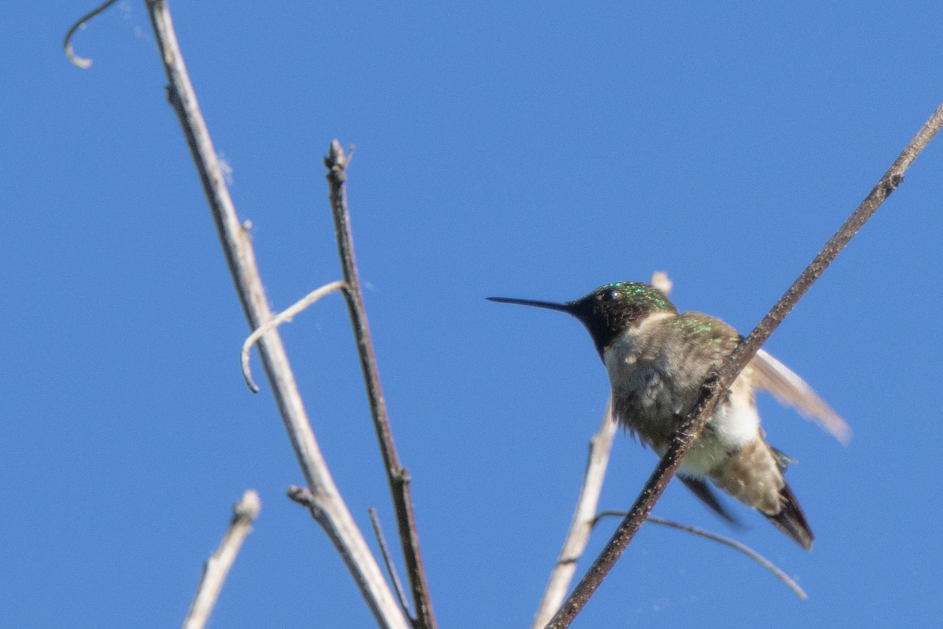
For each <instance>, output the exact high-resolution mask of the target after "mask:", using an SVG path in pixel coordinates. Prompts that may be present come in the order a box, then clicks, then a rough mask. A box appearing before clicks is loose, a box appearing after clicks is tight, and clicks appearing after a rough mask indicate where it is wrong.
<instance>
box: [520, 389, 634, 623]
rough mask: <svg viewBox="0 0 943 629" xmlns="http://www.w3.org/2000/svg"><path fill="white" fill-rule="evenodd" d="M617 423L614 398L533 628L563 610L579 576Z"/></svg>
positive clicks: (593, 442)
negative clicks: (579, 562)
mask: <svg viewBox="0 0 943 629" xmlns="http://www.w3.org/2000/svg"><path fill="white" fill-rule="evenodd" d="M617 428H618V424H617V423H616V422H615V420H614V419H613V417H612V399H611V398H610V399H609V401H608V402H607V403H606V412H605V413H603V416H602V423H601V424H600V425H599V432H597V433H596V434H595V435H593V438H592V439H590V441H589V460H588V461H587V462H586V474H585V475H584V477H583V486H582V487H581V488H580V496H579V498H578V499H577V501H576V510H575V511H574V512H573V520H572V521H571V522H570V530H569V531H568V532H567V534H566V539H565V540H564V542H563V548H562V550H560V556H559V557H557V563H556V565H555V566H554V568H553V571H552V572H551V573H550V582H549V583H548V584H547V589H546V590H544V596H543V598H542V599H541V601H540V605H539V606H538V607H537V613H536V614H535V615H534V623H533V624H532V625H531V627H532V629H540V628H541V627H543V626H544V625H546V624H547V621H549V620H550V618H552V617H553V614H554V612H556V611H557V610H558V609H560V603H562V602H563V599H564V597H565V596H566V593H567V590H569V589H570V582H571V581H572V580H573V575H574V574H575V573H576V561H577V560H578V559H579V558H580V557H581V556H582V554H583V551H584V550H585V549H586V543H587V542H588V541H589V535H590V533H591V532H592V530H593V525H594V524H595V521H596V506H597V505H598V504H599V494H600V493H601V492H602V484H603V481H604V480H605V478H606V468H607V467H608V465H609V452H610V450H611V449H612V440H613V437H614V436H615V434H616V429H617Z"/></svg>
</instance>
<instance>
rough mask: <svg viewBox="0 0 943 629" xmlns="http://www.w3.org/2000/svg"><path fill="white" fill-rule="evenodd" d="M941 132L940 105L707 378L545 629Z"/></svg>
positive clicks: (576, 606)
mask: <svg viewBox="0 0 943 629" xmlns="http://www.w3.org/2000/svg"><path fill="white" fill-rule="evenodd" d="M941 126H943V105H941V106H940V107H938V108H937V110H936V111H934V112H933V114H932V115H931V116H930V118H929V119H928V120H927V122H926V123H924V125H923V127H921V129H920V131H918V132H917V135H916V136H914V138H913V139H912V140H911V141H910V143H909V144H908V145H907V146H906V148H904V150H903V152H902V153H901V154H900V157H898V158H897V160H895V161H894V163H893V164H892V165H891V167H890V168H889V169H888V171H887V172H886V173H885V174H884V176H883V177H881V179H880V180H879V181H878V183H877V185H876V186H875V187H874V188H873V189H872V190H871V192H870V193H869V194H868V196H867V197H866V198H865V200H864V201H863V202H862V203H861V205H859V206H858V208H857V209H856V210H855V211H854V212H853V213H852V214H851V216H850V217H848V220H846V221H845V223H844V225H842V226H841V228H840V229H839V230H838V232H837V233H836V234H835V235H834V236H832V238H831V239H830V240H829V241H828V242H827V243H825V246H824V247H823V248H822V251H821V252H820V253H819V254H818V255H817V256H816V257H815V259H814V260H812V262H811V263H810V264H809V266H807V267H806V269H805V270H804V271H803V272H802V273H801V274H800V275H799V278H798V279H796V281H795V282H794V283H793V285H792V286H791V287H789V290H787V291H786V293H785V294H784V295H783V296H782V297H781V298H780V300H779V301H778V302H776V305H774V306H773V308H772V310H770V312H769V314H767V315H766V317H764V318H763V320H762V321H760V323H759V325H757V326H756V328H755V329H754V330H753V332H751V333H750V336H748V337H747V338H746V339H744V340H743V342H741V343H740V344H739V345H738V346H737V348H736V349H735V350H734V351H733V353H732V354H731V355H730V356H729V357H728V358H727V360H726V361H724V364H723V365H722V366H721V368H720V370H719V371H718V372H717V373H714V374H712V375H711V376H710V377H708V378H707V380H706V381H705V382H704V384H703V385H702V387H701V394H700V395H699V397H698V400H697V402H696V403H695V405H694V408H692V409H691V411H690V412H689V413H688V415H687V416H686V417H685V419H684V421H683V422H682V423H681V427H680V428H679V430H678V432H676V433H675V434H674V435H673V436H672V445H671V446H670V447H669V448H668V451H667V452H666V453H665V455H664V456H663V457H662V459H661V461H660V462H659V463H658V466H657V467H656V468H655V471H654V472H653V473H652V475H651V477H650V478H649V479H648V482H647V483H646V484H645V487H644V488H643V489H642V493H641V494H639V497H638V498H637V499H636V501H635V504H634V505H633V506H632V509H631V510H630V511H629V513H628V515H626V517H625V519H624V520H623V521H622V523H621V524H620V525H619V527H618V528H617V529H616V532H615V533H614V534H613V536H612V539H610V540H609V543H608V544H606V547H605V548H604V549H603V551H602V553H601V554H600V555H599V557H598V558H597V559H596V561H595V562H594V563H593V565H592V566H591V567H590V569H589V571H588V572H587V573H586V575H585V576H584V577H583V579H582V580H581V581H580V583H579V584H578V585H577V586H576V588H575V589H574V590H573V592H572V593H571V594H570V597H569V598H568V599H567V601H566V602H565V603H564V604H563V606H562V607H561V608H560V611H559V612H557V614H556V615H555V616H554V618H553V619H552V620H551V621H550V623H549V624H548V625H547V627H548V628H550V627H553V628H554V629H562V628H563V627H569V626H570V623H571V622H572V621H573V619H574V618H575V617H576V615H577V614H579V612H580V611H581V610H582V609H583V607H584V606H585V605H586V602H587V601H588V600H589V599H590V597H592V595H593V593H594V592H595V591H596V589H597V588H598V587H599V584H600V583H602V580H603V579H605V577H606V575H607V574H609V571H610V570H611V569H612V566H614V565H615V563H616V561H618V559H619V557H621V556H622V553H623V552H624V551H625V549H626V548H627V547H628V545H629V542H631V541H632V538H633V537H634V536H635V534H636V533H637V532H638V530H639V528H640V527H641V526H642V523H643V522H644V521H645V518H647V517H648V514H649V513H651V510H652V507H653V506H654V504H655V502H657V500H658V498H659V497H661V494H662V492H663V491H664V490H665V487H666V486H667V485H668V482H669V481H671V478H672V476H674V474H675V472H676V471H677V470H678V467H679V466H680V465H681V461H682V459H683V458H684V456H685V455H686V454H687V453H688V451H689V450H690V449H691V446H692V445H693V444H694V440H695V439H697V436H698V435H699V434H700V433H701V430H703V428H704V424H706V423H707V419H708V418H709V417H710V416H711V415H712V414H713V412H714V408H715V407H716V406H717V401H718V399H719V397H720V394H721V393H722V392H723V391H725V390H727V388H728V387H729V386H730V385H731V384H732V383H733V381H734V380H736V378H737V376H739V375H740V372H741V371H742V370H743V368H744V367H745V366H746V364H747V363H748V362H750V360H751V359H752V358H753V356H754V355H756V352H757V350H759V348H760V346H761V345H762V344H763V343H764V342H765V341H766V339H767V338H769V335H770V334H772V333H773V331H774V330H775V329H776V328H777V327H778V326H779V324H780V323H781V322H782V320H783V319H784V318H785V317H786V315H787V314H789V312H790V311H791V310H792V309H793V308H794V307H795V305H796V303H798V301H799V300H800V299H801V298H802V296H803V295H805V293H806V292H807V291H808V290H809V288H810V287H811V286H812V284H813V283H814V282H815V280H817V279H818V278H819V277H820V276H821V275H822V273H823V272H824V271H825V269H826V268H827V267H828V265H829V264H831V262H832V260H834V259H835V257H836V256H838V254H839V253H840V252H841V250H842V249H843V248H844V247H845V245H846V244H848V241H849V240H851V238H852V237H853V236H854V235H855V234H856V233H857V232H858V230H859V229H861V226H862V225H864V223H865V222H866V221H867V220H868V219H869V218H870V217H871V216H872V215H873V214H874V213H875V212H876V211H877V209H878V208H879V207H880V206H881V204H882V203H883V202H884V201H885V200H886V199H887V197H888V196H889V195H890V194H891V193H892V192H893V191H894V190H896V189H897V186H899V185H900V184H901V182H902V181H903V180H904V172H905V171H906V170H907V168H909V167H910V165H911V164H912V163H913V161H914V160H915V159H916V158H917V155H919V154H920V152H921V151H922V150H923V149H924V148H925V147H926V146H927V144H928V143H929V142H930V140H932V139H933V137H934V136H935V135H936V134H937V132H938V131H939V130H940V128H941Z"/></svg>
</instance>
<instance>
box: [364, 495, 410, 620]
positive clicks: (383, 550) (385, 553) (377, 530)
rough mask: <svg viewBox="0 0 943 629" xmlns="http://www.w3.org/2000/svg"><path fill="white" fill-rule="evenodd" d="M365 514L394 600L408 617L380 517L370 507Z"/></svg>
mask: <svg viewBox="0 0 943 629" xmlns="http://www.w3.org/2000/svg"><path fill="white" fill-rule="evenodd" d="M367 512H368V513H369V514H370V524H372V525H373V534H374V535H375V536H376V538H377V544H379V545H380V555H382V557H383V563H384V564H386V573H387V574H388V575H390V581H392V582H393V591H394V592H396V598H398V599H399V606H400V609H402V610H403V614H405V615H406V616H409V604H408V603H407V602H406V592H405V591H404V590H403V584H402V583H401V582H400V580H399V575H397V574H396V567H395V566H394V565H393V557H391V556H390V547H389V546H387V544H386V536H385V535H383V528H382V527H381V526H380V517H379V516H378V515H377V510H376V509H374V508H373V507H370V508H369V509H368V510H367Z"/></svg>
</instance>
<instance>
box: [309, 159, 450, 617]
mask: <svg viewBox="0 0 943 629" xmlns="http://www.w3.org/2000/svg"><path fill="white" fill-rule="evenodd" d="M352 150H353V149H351V151H352ZM349 162H350V153H349V152H348V155H347V156H346V157H345V155H344V149H343V148H341V145H340V142H338V141H337V140H334V141H332V142H331V147H330V150H329V152H328V156H327V157H325V158H324V165H325V166H327V169H328V173H327V180H328V183H329V184H330V188H331V192H330V200H331V209H332V210H333V214H334V231H335V232H336V234H337V251H338V254H339V255H340V259H341V266H342V267H343V270H344V281H345V282H346V283H347V290H346V291H344V294H345V295H346V296H347V310H348V313H349V314H350V323H351V326H352V327H353V330H354V338H355V339H356V341H357V352H358V353H359V355H360V367H361V369H362V370H363V379H364V383H365V384H366V387H367V397H368V399H369V400H370V413H371V415H372V417H373V425H374V428H375V429H376V432H377V440H378V441H379V443H380V452H381V453H382V454H383V464H384V467H385V468H386V475H387V479H388V480H389V483H390V493H391V494H392V495H393V507H394V508H395V510H396V525H397V528H398V529H399V538H400V544H401V545H402V547H403V558H404V559H405V562H406V574H407V576H408V578H409V587H410V590H412V594H413V604H414V605H415V607H416V627H417V629H435V628H436V622H435V616H434V615H433V613H432V599H431V598H430V596H429V585H428V583H427V582H426V572H425V568H424V567H423V564H422V553H421V552H420V550H419V533H418V531H417V529H416V518H415V515H414V513H413V503H412V498H411V496H410V490H409V481H410V477H409V472H408V471H407V470H406V468H405V467H403V466H402V465H401V464H400V461H399V455H398V454H397V452H396V445H395V444H394V443H393V431H392V430H391V429H390V420H389V417H388V416H387V413H386V402H385V401H384V400H383V391H382V389H381V388H380V374H379V371H378V369H377V360H376V356H375V355H374V353H373V343H372V342H371V340H370V328H369V325H368V324H367V312H366V310H365V309H364V306H363V293H361V291H360V275H359V272H358V270H357V259H356V257H355V255H354V238H353V234H352V233H351V228H350V211H349V210H348V208H347V186H346V181H347V170H346V169H347V165H348V163H349Z"/></svg>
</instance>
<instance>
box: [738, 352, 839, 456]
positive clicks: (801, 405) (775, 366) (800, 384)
mask: <svg viewBox="0 0 943 629" xmlns="http://www.w3.org/2000/svg"><path fill="white" fill-rule="evenodd" d="M750 365H751V366H752V367H753V384H754V385H756V386H758V387H760V388H762V389H766V390H767V391H769V392H770V393H772V394H773V397H775V398H776V400H777V401H778V402H779V403H780V404H782V405H783V406H789V407H792V408H794V409H796V410H797V411H798V412H799V414H800V415H802V416H803V417H805V418H806V419H810V420H812V421H814V422H815V423H817V424H818V425H819V426H821V427H822V428H824V429H825V430H826V431H828V432H829V433H831V434H832V435H833V436H834V437H835V438H836V439H838V440H839V441H840V442H842V443H843V444H844V445H848V442H849V441H851V428H850V427H849V426H848V424H847V423H846V422H845V420H844V419H842V418H841V417H840V416H839V415H838V413H836V412H835V411H834V410H832V407H831V406H829V405H828V404H827V403H826V402H825V400H823V399H822V398H820V397H819V396H818V394H817V393H816V392H815V391H813V390H812V387H810V386H809V385H808V384H806V382H805V380H803V379H802V378H800V377H799V376H797V375H796V374H795V373H793V372H792V370H790V369H789V367H787V366H786V365H784V364H782V363H781V362H779V361H778V360H776V359H775V358H773V357H772V356H770V355H769V354H768V353H767V352H766V351H765V350H762V349H761V350H760V351H758V352H757V353H756V357H754V358H753V360H752V361H750Z"/></svg>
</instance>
